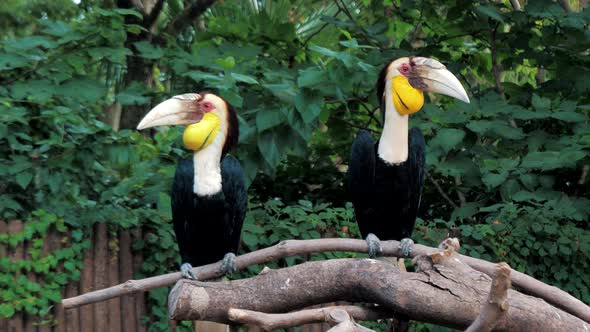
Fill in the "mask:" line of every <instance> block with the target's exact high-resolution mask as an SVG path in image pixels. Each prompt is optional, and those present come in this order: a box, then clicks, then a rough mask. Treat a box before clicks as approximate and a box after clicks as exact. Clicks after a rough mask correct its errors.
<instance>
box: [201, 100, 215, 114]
mask: <svg viewBox="0 0 590 332" xmlns="http://www.w3.org/2000/svg"><path fill="white" fill-rule="evenodd" d="M199 108H200V109H201V110H202V111H203V112H205V113H208V112H211V111H213V110H214V109H215V106H213V104H212V103H210V102H208V101H202V102H199Z"/></svg>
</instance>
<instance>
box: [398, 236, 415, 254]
mask: <svg viewBox="0 0 590 332" xmlns="http://www.w3.org/2000/svg"><path fill="white" fill-rule="evenodd" d="M413 245H414V241H412V239H410V238H409V237H407V238H404V239H402V240H401V241H400V243H399V248H400V249H401V251H402V254H404V257H410V253H411V252H412V246H413Z"/></svg>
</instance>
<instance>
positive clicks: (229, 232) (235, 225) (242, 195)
mask: <svg viewBox="0 0 590 332" xmlns="http://www.w3.org/2000/svg"><path fill="white" fill-rule="evenodd" d="M221 179H222V183H223V194H224V196H225V209H226V213H225V220H224V223H225V231H224V234H225V235H226V236H227V241H228V244H230V245H232V246H233V247H232V248H231V250H229V251H231V252H233V253H234V254H235V253H236V252H237V251H238V246H239V244H240V235H241V233H242V224H243V223H244V217H245V215H246V206H247V204H248V193H247V190H246V185H245V184H244V171H243V170H242V166H241V165H240V162H239V161H238V160H237V159H236V158H234V157H232V156H229V155H227V156H225V158H223V161H222V162H221Z"/></svg>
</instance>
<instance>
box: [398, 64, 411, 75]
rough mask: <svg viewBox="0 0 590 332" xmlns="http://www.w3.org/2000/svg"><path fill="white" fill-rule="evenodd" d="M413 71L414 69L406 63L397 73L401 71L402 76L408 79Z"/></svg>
mask: <svg viewBox="0 0 590 332" xmlns="http://www.w3.org/2000/svg"><path fill="white" fill-rule="evenodd" d="M411 70H412V67H411V66H410V65H409V64H407V63H404V64H402V65H401V66H399V67H397V71H399V72H400V74H402V75H404V76H406V77H407V76H408V75H409V74H410V71H411Z"/></svg>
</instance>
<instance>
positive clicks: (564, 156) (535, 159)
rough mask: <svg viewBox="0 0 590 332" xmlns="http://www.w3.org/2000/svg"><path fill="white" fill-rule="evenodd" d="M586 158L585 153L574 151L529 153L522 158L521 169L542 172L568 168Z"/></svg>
mask: <svg viewBox="0 0 590 332" xmlns="http://www.w3.org/2000/svg"><path fill="white" fill-rule="evenodd" d="M586 156H587V154H586V153H585V152H583V151H576V150H569V151H568V150H566V151H560V152H557V151H543V152H531V153H529V154H527V155H526V156H525V157H524V158H523V160H522V163H521V167H524V168H531V169H540V170H544V171H547V170H553V169H557V168H570V167H575V166H576V163H577V161H578V160H581V159H582V158H584V157H586Z"/></svg>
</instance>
